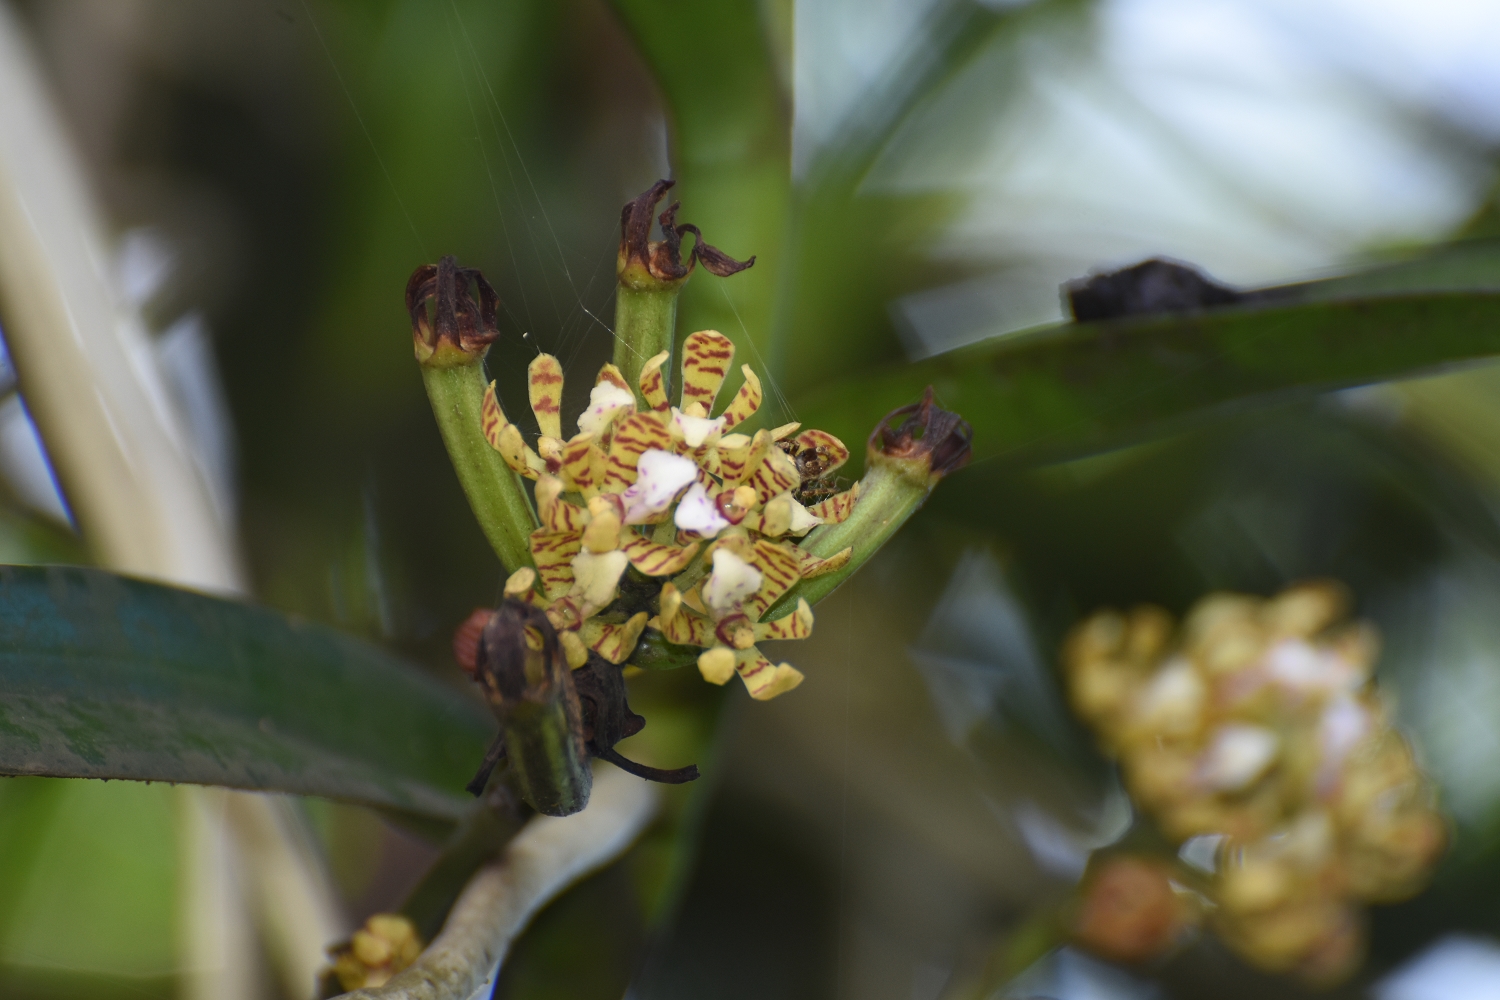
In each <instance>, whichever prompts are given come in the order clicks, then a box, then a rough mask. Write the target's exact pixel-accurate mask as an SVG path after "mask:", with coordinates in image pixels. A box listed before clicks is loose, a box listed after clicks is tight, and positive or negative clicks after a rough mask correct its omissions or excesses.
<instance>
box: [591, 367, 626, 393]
mask: <svg viewBox="0 0 1500 1000" xmlns="http://www.w3.org/2000/svg"><path fill="white" fill-rule="evenodd" d="M606 382H608V383H609V384H610V385H612V386H614V387H615V388H617V389H624V390H625V391H626V392H629V391H630V383H629V382H627V381H625V376H624V375H622V374H620V369H618V368H616V367H615V366H614V365H611V364H606V365H604V366H603V367H602V368H600V369H599V377H598V378H596V379H594V384H595V385H603V384H604V383H606Z"/></svg>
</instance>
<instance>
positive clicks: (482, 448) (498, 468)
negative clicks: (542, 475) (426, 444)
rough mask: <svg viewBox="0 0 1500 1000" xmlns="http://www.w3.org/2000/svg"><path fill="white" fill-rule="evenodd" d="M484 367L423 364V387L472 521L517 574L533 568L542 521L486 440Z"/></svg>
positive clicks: (509, 471)
mask: <svg viewBox="0 0 1500 1000" xmlns="http://www.w3.org/2000/svg"><path fill="white" fill-rule="evenodd" d="M483 368H484V366H483V365H482V364H480V363H479V362H478V360H475V361H474V362H473V363H472V364H466V365H454V366H451V367H447V368H437V367H433V366H430V365H422V384H423V385H425V386H426V387H427V398H428V399H429V400H431V401H432V413H433V416H435V417H437V422H438V429H439V430H440V431H442V434H443V444H444V445H446V446H447V448H448V458H449V459H450V460H451V461H452V462H453V471H454V472H456V473H458V481H459V483H460V484H461V485H462V486H463V489H464V493H465V495H467V496H468V498H469V506H470V507H472V508H473V510H474V517H475V518H476V519H478V521H479V526H480V527H481V528H482V529H483V530H484V537H485V538H487V539H489V542H490V546H491V547H492V548H494V550H495V555H497V556H499V557H500V562H501V563H503V564H504V565H505V570H506V572H507V573H514V572H515V571H516V570H518V569H520V568H521V567H523V566H530V565H531V547H530V544H529V542H528V540H527V538H528V536H529V535H530V534H531V532H532V531H534V530H535V529H536V528H537V526H538V525H539V523H540V522H538V521H537V519H536V510H535V509H534V508H533V507H532V505H531V498H530V497H528V496H527V495H526V490H525V488H524V487H523V486H522V485H521V477H520V476H518V475H516V473H515V472H513V471H512V470H511V468H510V466H508V465H506V464H505V459H503V458H501V457H500V453H499V452H497V451H496V450H495V449H494V448H491V447H490V443H489V442H488V441H486V440H485V439H484V431H483V429H482V428H481V425H480V413H479V411H480V407H481V406H482V405H483V403H484V389H485V383H484V374H483Z"/></svg>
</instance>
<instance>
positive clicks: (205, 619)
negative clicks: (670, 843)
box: [0, 566, 494, 819]
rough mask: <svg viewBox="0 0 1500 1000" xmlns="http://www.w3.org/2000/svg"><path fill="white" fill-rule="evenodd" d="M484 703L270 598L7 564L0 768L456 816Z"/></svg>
mask: <svg viewBox="0 0 1500 1000" xmlns="http://www.w3.org/2000/svg"><path fill="white" fill-rule="evenodd" d="M493 732H494V722H493V720H492V718H491V716H490V714H489V712H488V710H487V709H486V708H485V707H484V705H483V704H482V703H481V702H480V701H479V700H478V699H477V698H474V697H471V696H469V695H467V694H466V693H465V692H463V691H461V690H457V689H454V688H450V687H448V686H446V685H444V684H442V683H441V682H439V681H437V680H434V679H433V678H431V677H429V676H427V675H425V674H423V673H422V672H421V671H420V670H418V669H417V668H415V667H413V666H410V665H408V664H406V663H404V662H402V661H401V660H399V659H397V658H396V657H394V656H392V655H390V654H389V653H386V652H384V651H382V650H380V649H378V648H376V647H374V646H371V645H368V644H366V643H363V642H360V641H358V640H356V639H352V638H350V637H348V636H345V635H343V634H341V633H339V632H336V631H334V630H333V629H329V628H326V627H324V626H321V625H315V624H312V623H309V622H305V621H299V620H297V619H294V618H290V617H287V616H285V615H282V614H280V613H278V612H275V611H271V610H269V609H266V608H260V607H255V606H252V605H248V604H242V603H239V602H236V601H229V600H222V599H218V598H213V597H207V596H204V595H202V594H196V593H192V592H189V591H183V590H177V589H174V588H171V587H165V586H160V585H157V584H152V583H146V582H143V581H139V580H133V579H128V578H124V577H119V576H115V575H113V574H110V573H106V572H103V571H100V570H94V569H85V568H80V567H56V566H4V567H0V773H3V774H40V775H52V776H57V777H77V778H128V779H135V780H147V781H172V782H191V783H197V784H213V785H228V786H232V787H236V788H249V789H263V790H274V791H282V792H293V793H298V794H304V795H319V796H326V797H329V798H335V799H343V800H348V801H353V802H361V803H366V804H369V805H375V806H380V807H384V808H388V809H396V810H400V811H405V812H410V813H416V814H421V815H425V816H431V817H437V818H445V819H447V818H457V817H458V816H459V815H460V813H461V812H462V810H463V808H464V805H465V803H466V802H467V801H472V800H470V799H469V797H468V796H467V795H466V794H465V793H464V791H463V786H464V783H465V782H466V781H467V780H468V779H469V778H470V777H471V776H472V774H473V772H474V768H475V767H476V766H477V765H478V763H479V760H480V758H481V757H482V756H483V753H484V749H485V745H486V744H487V742H488V740H489V739H490V737H491V736H492V735H493Z"/></svg>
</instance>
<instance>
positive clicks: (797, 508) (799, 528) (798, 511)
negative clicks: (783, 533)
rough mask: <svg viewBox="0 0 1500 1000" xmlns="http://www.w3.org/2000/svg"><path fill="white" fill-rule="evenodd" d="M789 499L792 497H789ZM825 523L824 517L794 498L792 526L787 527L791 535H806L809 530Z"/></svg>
mask: <svg viewBox="0 0 1500 1000" xmlns="http://www.w3.org/2000/svg"><path fill="white" fill-rule="evenodd" d="M788 499H791V498H790V497H788ZM822 523H823V519H822V518H821V517H819V516H818V515H816V514H814V513H813V512H812V511H810V510H808V509H807V508H806V507H804V506H802V505H801V504H800V503H798V502H797V501H796V500H792V526H791V527H790V528H788V529H787V534H789V535H799V536H800V535H805V534H807V533H808V532H809V531H811V530H813V529H814V528H816V527H817V526H818V525H820V524H822Z"/></svg>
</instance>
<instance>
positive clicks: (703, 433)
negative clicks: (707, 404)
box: [672, 407, 724, 448]
mask: <svg viewBox="0 0 1500 1000" xmlns="http://www.w3.org/2000/svg"><path fill="white" fill-rule="evenodd" d="M672 423H673V424H675V425H676V428H677V432H678V433H679V434H681V435H682V440H683V443H684V444H686V445H687V446H688V447H689V448H696V447H698V446H699V445H701V444H702V443H703V442H705V441H707V440H708V439H709V438H710V437H716V436H717V435H718V433H719V432H720V431H722V430H723V428H724V418H723V417H714V418H713V419H712V420H710V419H709V418H708V417H694V416H691V415H690V414H686V413H683V412H682V411H681V410H679V409H677V408H675V407H674V408H673V409H672Z"/></svg>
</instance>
